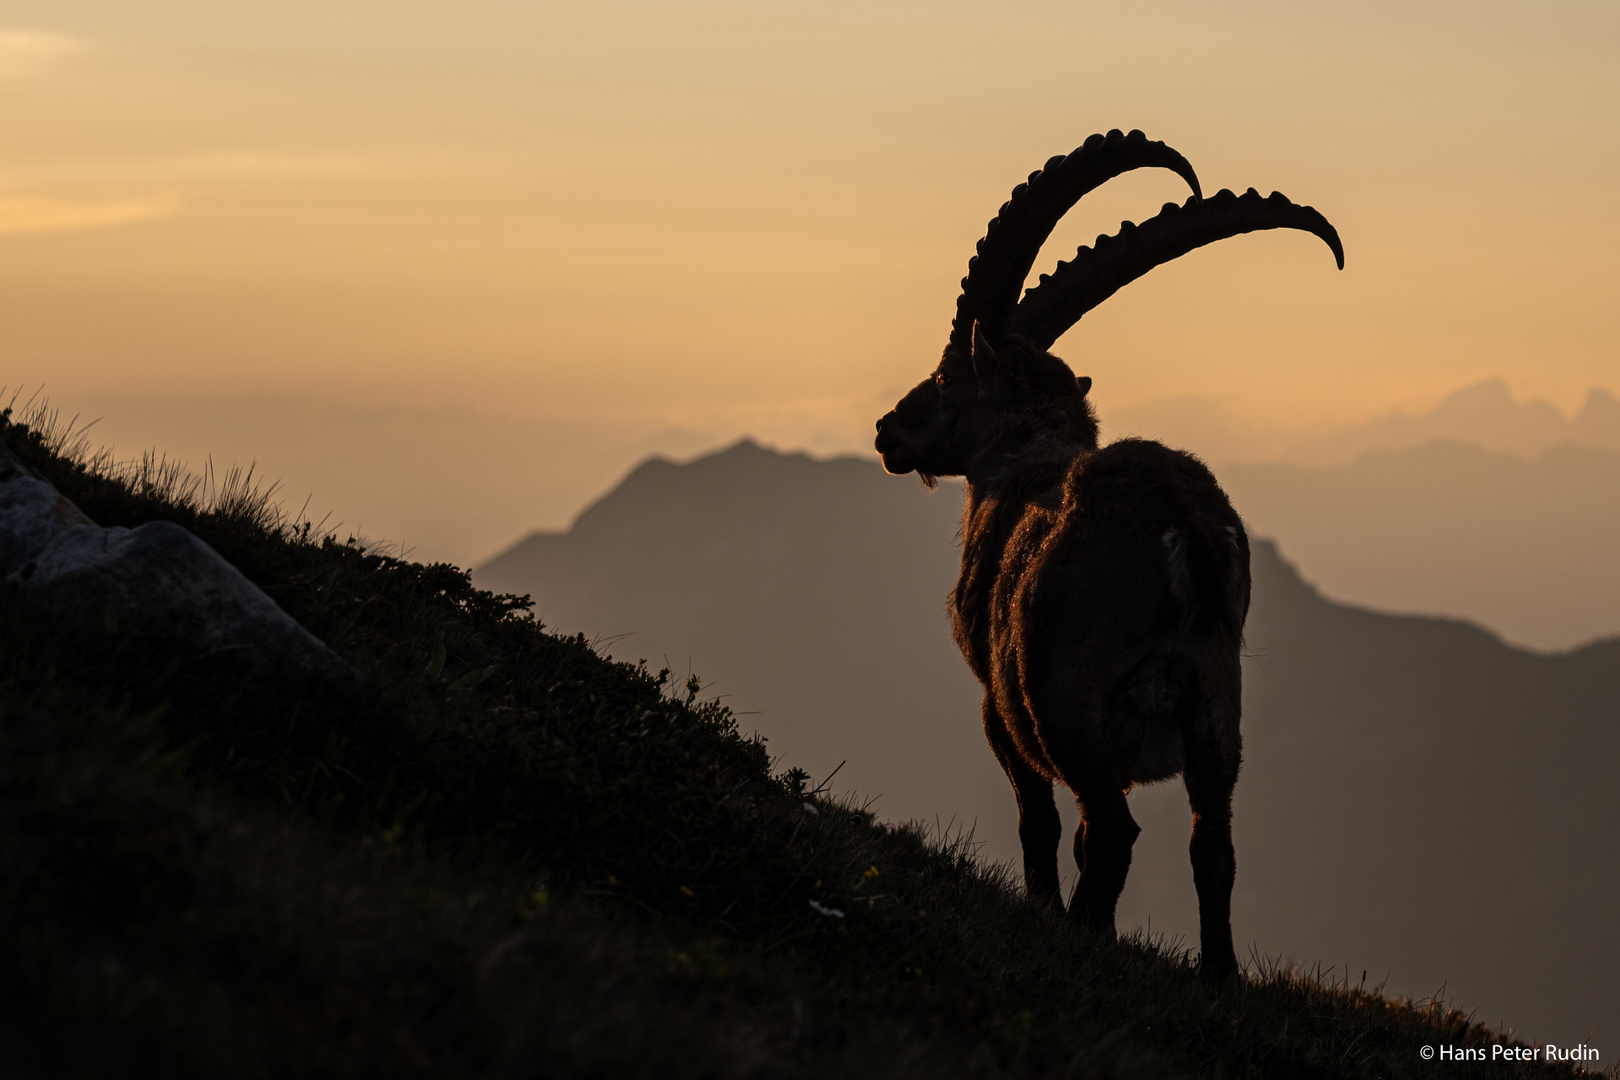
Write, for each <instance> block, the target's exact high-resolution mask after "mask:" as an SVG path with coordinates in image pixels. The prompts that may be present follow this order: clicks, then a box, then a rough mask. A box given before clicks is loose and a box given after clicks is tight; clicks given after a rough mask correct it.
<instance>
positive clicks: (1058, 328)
mask: <svg viewBox="0 0 1620 1080" xmlns="http://www.w3.org/2000/svg"><path fill="white" fill-rule="evenodd" d="M1259 229H1303V230H1305V231H1306V232H1309V233H1313V234H1315V235H1316V236H1319V237H1321V238H1322V240H1323V241H1324V242H1326V244H1327V246H1328V247H1330V248H1332V249H1333V255H1334V258H1336V259H1337V260H1338V262H1339V269H1340V270H1343V269H1344V245H1343V244H1341V243H1340V242H1339V234H1338V232H1337V231H1336V230H1335V229H1334V228H1333V226H1332V225H1330V224H1329V223H1328V220H1327V218H1325V217H1323V216H1322V215H1321V214H1319V213H1317V212H1316V210H1314V209H1312V208H1311V207H1309V206H1299V205H1296V204H1295V203H1292V202H1289V201H1288V199H1287V197H1285V196H1284V195H1283V194H1282V193H1281V192H1279V191H1273V192H1272V193H1271V197H1270V198H1269V199H1268V198H1262V197H1261V195H1260V193H1259V192H1258V191H1256V190H1254V188H1250V189H1249V190H1248V192H1247V193H1246V194H1244V195H1241V196H1239V195H1234V194H1232V193H1231V192H1230V191H1225V190H1223V191H1221V192H1219V193H1218V194H1216V195H1214V196H1213V197H1211V198H1209V199H1206V200H1203V201H1202V202H1200V201H1197V200H1194V199H1189V200H1187V202H1186V204H1185V205H1182V206H1177V205H1176V204H1175V203H1165V204H1164V209H1163V210H1161V211H1159V213H1158V214H1157V215H1156V216H1155V217H1152V218H1150V219H1148V220H1147V221H1144V222H1142V224H1140V225H1133V224H1131V223H1130V222H1129V221H1127V222H1125V223H1124V224H1123V225H1121V226H1120V230H1119V232H1118V233H1116V234H1115V235H1113V236H1099V237H1097V242H1096V245H1095V246H1093V247H1083V248H1081V249H1080V250H1079V251H1077V252H1075V256H1074V258H1073V259H1071V260H1069V261H1068V262H1061V263H1058V266H1057V269H1056V270H1055V271H1053V273H1052V274H1051V275H1050V276H1048V275H1046V274H1042V275H1041V279H1040V283H1039V284H1038V285H1036V286H1035V287H1034V288H1033V289H1031V290H1029V292H1028V293H1026V294H1025V295H1024V299H1023V300H1022V301H1021V302H1020V303H1019V305H1018V308H1017V310H1016V311H1014V312H1013V314H1012V316H1011V318H1010V319H1008V321H1007V329H1008V330H1009V331H1010V332H1012V333H1015V334H1020V335H1022V336H1024V337H1026V338H1028V339H1029V340H1031V341H1033V342H1035V343H1036V344H1037V345H1039V346H1040V347H1041V348H1043V349H1050V348H1051V347H1052V343H1053V342H1055V341H1056V340H1057V339H1058V338H1059V337H1061V336H1062V335H1063V332H1064V331H1065V330H1067V329H1068V328H1069V327H1071V326H1073V325H1074V324H1075V323H1077V322H1079V321H1080V317H1081V316H1082V315H1084V314H1085V313H1086V312H1088V311H1090V310H1091V309H1092V308H1094V307H1096V306H1097V305H1098V304H1100V303H1102V302H1103V301H1104V300H1106V299H1108V298H1109V297H1110V296H1112V295H1114V293H1116V292H1118V291H1119V290H1120V289H1122V288H1124V287H1125V286H1126V285H1129V284H1130V283H1131V282H1133V281H1135V280H1136V279H1137V278H1139V277H1141V276H1142V275H1143V274H1145V273H1147V272H1148V271H1149V270H1152V269H1153V268H1154V267H1155V266H1160V265H1162V264H1164V263H1167V262H1169V261H1171V260H1172V259H1178V258H1180V257H1181V256H1183V255H1185V254H1187V252H1189V251H1191V250H1193V249H1194V248H1199V247H1203V246H1204V245H1205V244H1210V243H1214V242H1215V241H1216V240H1225V239H1226V238H1227V237H1229V236H1237V235H1238V234H1239V233H1246V232H1255V231H1257V230H1259Z"/></svg>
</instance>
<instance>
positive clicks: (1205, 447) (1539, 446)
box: [1103, 378, 1620, 468]
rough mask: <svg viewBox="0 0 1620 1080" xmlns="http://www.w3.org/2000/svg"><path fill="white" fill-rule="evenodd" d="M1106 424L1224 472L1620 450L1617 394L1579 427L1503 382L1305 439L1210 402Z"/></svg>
mask: <svg viewBox="0 0 1620 1080" xmlns="http://www.w3.org/2000/svg"><path fill="white" fill-rule="evenodd" d="M1103 422H1104V427H1105V430H1106V431H1107V432H1108V433H1109V435H1110V437H1118V436H1122V435H1141V436H1143V437H1146V438H1150V439H1159V440H1161V441H1163V442H1167V443H1169V444H1171V445H1173V446H1181V447H1185V448H1187V449H1189V450H1193V451H1195V452H1196V453H1198V454H1199V455H1200V456H1202V457H1204V458H1206V459H1207V460H1210V461H1213V462H1216V463H1217V464H1225V463H1243V464H1257V463H1261V462H1279V463H1286V464H1289V465H1300V466H1305V467H1309V468H1319V467H1323V466H1332V465H1343V464H1346V463H1348V462H1351V461H1354V460H1356V459H1357V458H1359V457H1362V456H1364V455H1366V454H1369V453H1374V452H1377V451H1395V450H1407V449H1410V448H1413V447H1417V446H1421V445H1423V444H1424V443H1430V442H1438V441H1450V442H1458V443H1463V444H1465V445H1468V446H1473V447H1477V448H1479V449H1481V450H1487V451H1490V452H1492V453H1497V454H1511V455H1513V456H1515V457H1518V458H1523V459H1530V458H1535V457H1538V456H1540V455H1541V454H1544V453H1545V452H1547V451H1548V450H1549V449H1551V448H1552V447H1555V446H1558V445H1559V444H1561V443H1575V444H1579V445H1583V446H1594V447H1597V448H1599V449H1604V450H1613V451H1620V399H1617V398H1616V397H1615V395H1614V394H1613V393H1611V392H1610V391H1608V390H1606V389H1603V388H1602V387H1593V388H1592V389H1591V390H1590V391H1588V392H1587V395H1586V401H1585V403H1584V404H1583V405H1582V406H1581V409H1580V412H1579V413H1577V414H1576V416H1575V418H1574V419H1573V420H1572V419H1571V418H1570V417H1568V416H1566V415H1565V413H1564V411H1563V410H1562V409H1560V408H1558V406H1556V405H1554V404H1552V403H1551V402H1548V401H1543V400H1541V399H1539V398H1531V399H1529V400H1524V401H1521V400H1519V399H1517V398H1515V397H1514V396H1513V392H1512V390H1511V389H1510V388H1509V386H1508V383H1507V380H1506V379H1502V378H1493V379H1484V380H1481V381H1480V382H1476V383H1470V384H1469V385H1467V386H1463V387H1459V388H1458V389H1456V390H1453V391H1452V392H1451V393H1450V394H1447V395H1446V396H1445V397H1444V398H1443V399H1441V401H1440V402H1439V403H1438V404H1436V405H1435V406H1434V407H1433V408H1432V409H1430V410H1428V411H1427V412H1423V413H1417V414H1413V413H1404V412H1390V413H1386V414H1385V415H1383V416H1377V417H1373V418H1372V419H1370V420H1367V421H1365V422H1363V423H1360V424H1356V425H1354V426H1351V427H1347V428H1341V429H1339V430H1336V431H1326V432H1321V433H1314V434H1307V435H1303V436H1302V435H1299V434H1295V433H1289V432H1288V431H1286V430H1285V429H1283V428H1281V427H1277V426H1269V425H1267V424H1266V423H1265V422H1264V421H1259V422H1256V420H1255V419H1254V418H1252V417H1244V416H1241V415H1239V414H1238V412H1237V411H1235V410H1234V409H1232V408H1231V407H1229V406H1228V405H1226V404H1224V403H1222V402H1219V401H1215V400H1213V399H1208V398H1193V397H1164V398H1155V399H1153V400H1151V401H1146V402H1139V403H1137V404H1135V405H1131V406H1126V407H1125V408H1121V409H1113V410H1108V411H1106V412H1105V414H1104V416H1103Z"/></svg>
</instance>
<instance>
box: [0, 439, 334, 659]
mask: <svg viewBox="0 0 1620 1080" xmlns="http://www.w3.org/2000/svg"><path fill="white" fill-rule="evenodd" d="M0 581H4V582H5V584H6V585H7V586H10V587H11V588H13V589H15V590H16V591H17V592H18V593H20V594H21V595H22V596H23V597H24V598H25V599H26V600H27V601H29V602H30V603H31V604H32V605H34V606H35V607H37V608H39V609H42V610H43V611H45V612H47V613H48V614H49V615H50V616H52V617H55V618H58V619H61V620H62V621H64V622H65V623H66V624H68V625H69V626H72V627H74V628H77V629H80V630H85V631H96V630H102V631H105V630H107V629H113V630H116V631H117V632H118V633H120V634H125V633H129V634H138V635H140V636H141V637H143V638H145V639H148V640H151V641H155V642H156V643H158V644H159V645H160V647H161V648H162V649H163V651H164V652H167V653H169V654H171V655H173V656H174V657H175V658H176V659H179V660H185V661H190V660H202V661H210V662H212V661H219V662H223V663H225V664H228V665H229V666H231V667H232V668H233V669H235V670H237V671H240V672H242V673H244V674H245V675H247V676H248V677H249V678H253V679H256V680H262V681H266V682H270V683H274V684H275V686H276V687H277V688H278V689H285V690H302V689H306V688H312V687H313V686H315V685H320V684H326V685H335V686H340V687H351V688H352V687H353V686H355V685H356V684H358V682H359V675H358V674H357V673H356V672H355V671H354V669H353V668H351V667H350V666H349V665H348V664H346V663H345V662H344V661H343V660H342V659H341V658H340V657H339V656H338V655H337V654H336V653H334V652H333V651H332V650H331V649H330V648H328V647H327V646H326V644H325V643H324V642H322V641H321V640H320V639H319V638H317V637H315V636H314V635H313V634H311V633H310V632H309V631H307V630H305V629H304V628H303V627H302V626H300V625H299V624H298V623H297V622H296V621H294V620H293V618H292V617H291V616H289V615H288V614H287V613H286V612H285V611H282V610H281V608H280V607H279V606H278V605H277V604H276V602H275V601H274V600H272V599H270V597H268V596H266V595H265V593H264V591H263V590H261V589H260V588H259V587H258V586H256V585H254V584H253V583H252V582H251V581H249V580H248V579H247V578H245V577H243V576H242V573H241V571H239V570H237V569H236V567H234V566H232V565H231V564H230V563H228V562H226V561H225V559H224V558H223V557H222V556H221V555H220V554H219V553H218V552H217V551H215V550H214V549H213V548H211V547H209V546H208V545H207V544H206V543H204V542H203V541H202V540H200V539H198V538H197V537H196V536H195V535H193V534H192V533H191V532H189V531H188V530H186V529H185V528H182V527H181V526H179V525H176V524H174V523H173V522H169V521H152V522H148V523H146V524H144V525H140V526H138V527H136V528H133V529H126V528H102V527H101V526H99V525H97V524H96V523H95V522H94V521H91V520H90V518H89V517H88V516H86V515H85V514H84V512H83V511H81V510H80V509H79V508H78V507H77V506H75V505H74V504H73V503H72V502H71V501H70V500H69V499H67V498H66V497H65V496H63V495H62V494H61V493H60V492H58V491H57V490H56V488H54V487H53V486H51V484H50V483H49V482H48V481H46V480H45V479H44V478H43V477H41V476H40V475H39V474H38V473H37V472H35V471H34V470H33V469H31V468H29V467H28V465H26V464H25V463H23V462H22V461H21V460H19V459H18V458H17V457H16V455H15V454H13V453H12V452H11V450H10V448H8V447H7V446H6V445H5V444H4V442H3V441H0ZM243 689H247V688H245V687H244V688H243ZM260 689H263V688H260Z"/></svg>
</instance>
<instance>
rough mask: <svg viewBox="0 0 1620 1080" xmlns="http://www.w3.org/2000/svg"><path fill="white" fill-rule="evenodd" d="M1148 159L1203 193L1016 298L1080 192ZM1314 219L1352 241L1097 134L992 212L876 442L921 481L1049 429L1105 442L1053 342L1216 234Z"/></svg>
mask: <svg viewBox="0 0 1620 1080" xmlns="http://www.w3.org/2000/svg"><path fill="white" fill-rule="evenodd" d="M1145 166H1155V167H1159V168H1166V169H1171V170H1173V171H1174V172H1176V173H1177V174H1178V175H1180V176H1181V177H1182V179H1184V180H1186V181H1187V184H1188V186H1189V187H1191V188H1192V198H1190V199H1188V200H1187V202H1186V203H1185V204H1184V205H1181V206H1178V205H1176V204H1175V203H1166V204H1165V205H1164V208H1163V209H1162V210H1161V211H1160V212H1159V214H1158V215H1157V216H1156V217H1154V218H1152V219H1150V220H1148V221H1145V222H1143V223H1142V224H1141V225H1133V224H1131V223H1130V222H1125V223H1124V224H1123V225H1122V226H1121V227H1120V231H1119V232H1118V233H1117V234H1116V235H1114V236H1099V237H1098V238H1097V241H1096V243H1095V245H1093V246H1092V247H1083V248H1081V249H1080V250H1079V251H1078V252H1076V253H1075V256H1074V258H1073V259H1071V260H1070V261H1068V262H1063V263H1059V264H1058V266H1057V269H1056V270H1055V271H1054V272H1053V273H1052V274H1050V275H1047V274H1042V275H1041V278H1040V282H1039V284H1037V285H1036V286H1035V287H1034V288H1033V289H1030V290H1029V291H1028V292H1027V293H1025V294H1024V296H1023V298H1022V299H1020V298H1019V293H1020V291H1021V290H1022V289H1023V286H1024V280H1025V279H1026V278H1027V277H1028V276H1029V272H1030V269H1031V268H1032V267H1033V266H1034V263H1035V257H1036V255H1038V254H1039V252H1040V249H1041V245H1042V244H1043V243H1044V242H1045V241H1046V238H1047V237H1048V236H1049V235H1051V232H1052V229H1053V228H1054V227H1055V226H1056V225H1057V223H1058V220H1059V219H1060V218H1062V216H1063V215H1064V214H1065V213H1067V212H1068V210H1069V208H1070V207H1072V206H1073V205H1074V204H1075V203H1076V202H1078V201H1079V200H1080V198H1081V196H1083V195H1085V194H1086V193H1087V192H1089V191H1091V190H1092V189H1094V188H1096V187H1098V186H1099V185H1101V184H1102V183H1104V182H1105V181H1107V180H1110V179H1112V178H1113V177H1115V176H1118V175H1120V174H1121V173H1125V172H1129V171H1131V170H1132V169H1139V168H1143V167H1145ZM1277 228H1292V229H1303V230H1305V231H1307V232H1311V233H1314V234H1315V235H1317V236H1319V237H1321V238H1322V239H1323V240H1324V241H1325V242H1326V243H1327V245H1328V247H1330V248H1332V250H1333V254H1334V257H1335V258H1336V259H1337V260H1338V264H1339V267H1340V269H1343V267H1344V248H1343V247H1342V246H1341V245H1340V243H1339V235H1338V233H1337V232H1335V231H1334V228H1333V226H1332V225H1330V224H1328V222H1327V219H1326V218H1324V217H1323V216H1322V215H1321V214H1319V213H1317V212H1316V211H1315V210H1313V209H1311V208H1310V207H1308V206H1296V205H1295V204H1294V203H1292V202H1289V201H1288V199H1286V198H1284V197H1283V196H1282V195H1281V194H1279V193H1277V192H1273V193H1272V194H1271V197H1270V198H1264V197H1262V196H1261V195H1260V193H1259V192H1257V191H1255V190H1254V189H1253V188H1251V189H1249V191H1248V193H1247V194H1245V195H1242V196H1238V195H1234V194H1232V192H1230V191H1222V192H1220V193H1219V194H1217V195H1215V196H1214V197H1212V198H1210V199H1207V200H1205V199H1203V198H1202V195H1201V192H1200V190H1199V186H1198V177H1197V175H1196V174H1195V173H1194V172H1193V169H1192V166H1191V165H1189V164H1188V163H1187V159H1186V158H1184V157H1182V156H1181V155H1180V154H1178V153H1176V152H1175V151H1174V150H1172V149H1170V148H1169V147H1168V146H1166V145H1164V144H1163V143H1161V142H1150V141H1148V138H1147V136H1145V135H1143V134H1142V133H1141V132H1140V131H1133V132H1131V133H1130V134H1129V135H1123V134H1121V133H1120V132H1118V131H1110V132H1109V133H1108V134H1107V135H1093V136H1092V137H1091V138H1089V139H1087V140H1086V142H1085V145H1083V146H1081V147H1080V148H1079V149H1077V150H1076V151H1075V152H1074V153H1072V154H1068V155H1064V156H1060V157H1055V158H1053V159H1051V160H1050V161H1048V162H1047V163H1046V167H1045V168H1043V169H1041V170H1040V171H1039V172H1036V173H1032V174H1031V175H1030V178H1029V182H1028V183H1025V184H1020V185H1019V186H1018V187H1017V188H1015V189H1013V193H1012V197H1011V198H1009V199H1008V200H1007V202H1006V203H1004V204H1003V205H1002V207H1001V210H1000V211H999V212H998V213H997V214H996V216H995V218H994V219H993V220H992V221H991V222H990V224H989V227H988V228H987V229H986V231H985V236H984V239H982V240H980V241H979V245H978V253H977V254H976V255H975V256H974V257H973V259H971V260H970V261H969V262H968V273H967V277H965V278H963V279H962V293H961V295H960V296H959V297H958V298H957V301H956V318H955V319H954V320H953V322H952V324H951V338H950V342H949V344H947V345H946V346H945V352H944V355H943V356H942V357H941V358H940V361H939V366H938V367H936V368H935V369H934V372H933V374H932V375H930V376H929V377H928V378H927V379H925V380H923V381H922V382H921V383H919V384H918V385H917V386H916V387H915V388H913V389H912V390H911V392H910V393H908V394H907V395H906V396H905V397H903V398H901V399H900V402H899V404H897V405H896V406H895V407H894V409H893V410H891V411H890V412H889V413H888V414H887V415H885V416H884V417H883V418H882V419H881V420H879V421H878V425H877V426H878V434H877V442H876V445H877V451H878V454H879V455H881V456H882V458H883V467H884V468H885V469H887V470H888V471H889V472H891V473H907V472H912V471H916V472H917V473H919V474H920V475H921V476H922V478H923V481H924V483H929V484H932V482H933V478H934V477H936V476H960V475H963V474H965V473H967V472H968V471H969V468H970V465H971V464H972V463H973V462H974V461H975V460H976V459H977V458H978V457H979V455H980V454H982V453H983V452H984V451H986V450H987V449H991V448H993V447H996V446H999V445H1003V444H1006V443H1008V442H1009V441H1012V440H1015V439H1016V438H1017V437H1018V436H1021V435H1023V436H1029V437H1035V436H1037V435H1044V436H1046V437H1055V438H1059V439H1064V440H1070V439H1072V440H1074V441H1075V442H1076V444H1077V448H1078V449H1090V448H1095V446H1096V444H1097V422H1096V419H1095V416H1094V414H1093V413H1092V410H1091V406H1090V403H1089V402H1087V401H1086V392H1087V391H1088V390H1089V389H1090V388H1091V380H1090V379H1089V378H1087V377H1084V376H1082V377H1080V378H1079V379H1076V378H1075V377H1074V373H1073V372H1072V371H1070V370H1069V367H1068V365H1066V364H1064V363H1063V361H1061V360H1059V359H1058V358H1057V357H1055V356H1052V355H1051V354H1050V353H1049V352H1047V350H1048V349H1050V348H1051V347H1052V343H1053V342H1055V341H1056V340H1057V339H1058V338H1059V337H1060V336H1062V334H1063V332H1064V331H1065V330H1067V329H1069V327H1071V326H1073V325H1074V324H1075V323H1076V322H1078V321H1079V320H1080V317H1081V316H1082V315H1084V314H1085V313H1086V312H1088V311H1090V310H1091V309H1092V308H1094V307H1096V306H1097V305H1098V304H1100V303H1102V302H1103V301H1104V300H1106V299H1108V297H1110V296H1112V295H1113V294H1114V293H1115V292H1117V291H1118V290H1119V289H1121V288H1123V287H1124V286H1125V285H1128V284H1129V283H1130V282H1132V281H1135V280H1136V279H1137V278H1139V277H1141V276H1142V275H1143V274H1145V273H1147V272H1148V271H1149V270H1151V269H1153V268H1154V267H1155V266H1159V265H1161V264H1163V263H1166V262H1169V261H1170V260H1172V259H1176V258H1179V257H1180V256H1182V255H1185V254H1186V253H1187V252H1189V251H1191V250H1193V249H1194V248H1197V247H1202V246H1203V245H1205V244H1209V243H1213V242H1214V241H1216V240H1224V239H1226V238H1227V237H1230V236H1236V235H1238V234H1239V233H1246V232H1254V231H1256V230H1259V229H1277Z"/></svg>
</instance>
